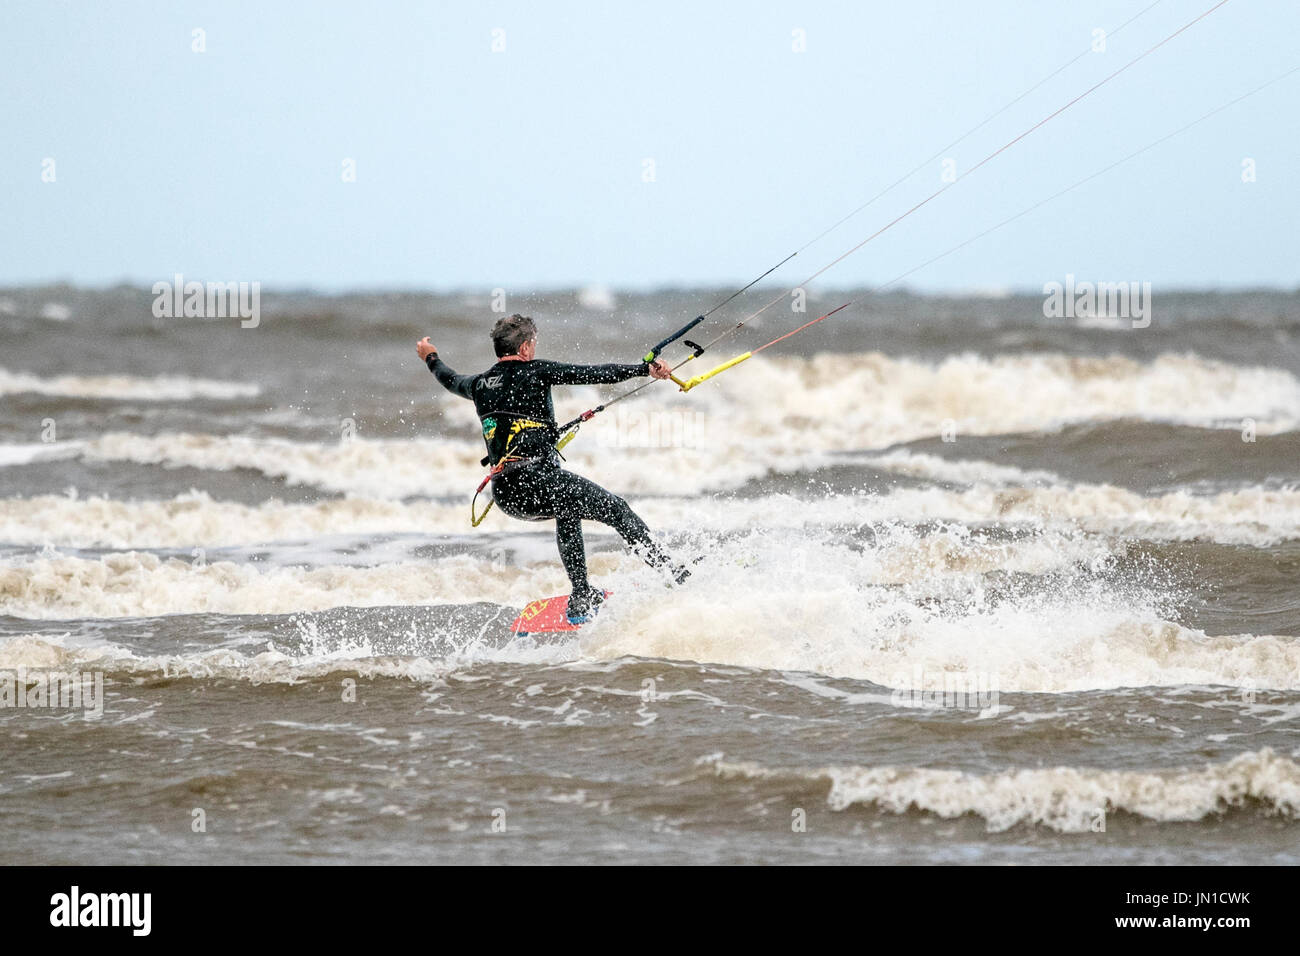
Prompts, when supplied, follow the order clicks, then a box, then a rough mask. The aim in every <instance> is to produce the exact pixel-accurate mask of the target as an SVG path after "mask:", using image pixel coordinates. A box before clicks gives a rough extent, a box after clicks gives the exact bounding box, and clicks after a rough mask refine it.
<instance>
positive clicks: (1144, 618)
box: [0, 526, 1300, 693]
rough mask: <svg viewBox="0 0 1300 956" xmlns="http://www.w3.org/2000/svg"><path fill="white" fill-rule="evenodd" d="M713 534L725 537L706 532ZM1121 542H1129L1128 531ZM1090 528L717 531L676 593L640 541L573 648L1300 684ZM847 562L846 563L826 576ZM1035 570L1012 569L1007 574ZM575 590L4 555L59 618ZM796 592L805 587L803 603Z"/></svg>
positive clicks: (906, 672) (1287, 665)
mask: <svg viewBox="0 0 1300 956" xmlns="http://www.w3.org/2000/svg"><path fill="white" fill-rule="evenodd" d="M697 544H699V546H700V547H701V549H702V550H706V551H708V549H709V542H708V541H707V540H701V541H699V542H697ZM1116 546H1117V547H1120V548H1122V547H1123V545H1122V543H1120V544H1118V545H1116ZM1116 556H1117V553H1116V552H1115V551H1114V550H1113V548H1112V545H1110V544H1108V543H1107V542H1106V541H1103V540H1099V539H1095V538H1089V537H1087V536H1068V535H1060V534H1041V535H1030V536H1027V537H1025V538H1022V539H1018V540H1013V541H994V540H989V539H987V538H982V537H980V536H978V535H972V534H971V533H970V532H968V531H966V530H965V529H963V528H959V527H955V528H938V529H931V530H930V531H927V532H924V533H922V532H919V531H917V530H915V529H910V528H907V527H902V526H898V527H893V528H889V529H884V530H883V531H882V533H881V534H880V535H879V536H878V537H877V539H876V540H875V542H874V544H873V545H871V546H863V545H860V544H859V545H853V544H849V543H844V542H841V541H839V540H837V539H836V538H835V537H834V536H825V535H820V534H806V535H803V536H801V538H800V539H799V542H798V546H797V547H791V541H790V537H789V535H781V534H773V533H762V534H751V535H748V536H744V537H741V538H739V539H736V540H733V541H730V542H728V543H727V544H726V545H725V546H722V547H715V548H713V550H712V551H711V552H710V553H708V554H707V559H706V560H705V561H704V562H703V563H701V564H699V565H697V566H696V567H695V569H694V576H693V578H692V580H691V582H690V584H689V586H687V587H684V588H682V589H680V590H675V591H673V592H672V594H671V600H668V599H667V597H668V595H667V592H666V591H665V590H664V582H663V581H662V580H661V579H660V578H659V576H658V573H657V572H654V571H652V570H650V569H647V568H645V567H644V566H643V565H642V564H641V563H640V562H639V561H638V560H637V559H636V558H635V557H633V556H631V555H628V554H625V553H623V552H601V553H598V554H594V555H593V556H592V560H591V572H592V575H593V578H594V579H595V580H597V581H599V582H600V583H601V584H602V585H604V586H606V587H608V588H610V589H611V590H613V591H614V592H615V593H616V594H617V595H618V599H617V600H616V601H612V602H611V603H610V604H609V605H608V606H607V608H606V609H605V610H604V611H603V612H602V614H601V616H600V617H599V618H598V619H597V620H596V622H595V623H594V624H593V625H592V626H590V627H588V628H586V629H584V631H583V632H582V635H581V642H580V643H575V644H574V646H573V652H574V653H575V654H578V653H580V654H582V655H583V656H585V657H587V658H590V659H598V660H612V659H616V658H620V657H624V656H634V657H663V658H669V659H674V660H694V661H704V662H711V663H718V664H729V665H738V666H747V667H755V668H762V669H770V670H783V671H808V672H813V673H820V674H827V675H831V676H835V677H845V678H853V679H861V680H869V681H872V682H874V683H876V684H880V685H883V686H885V687H890V688H899V689H906V688H915V689H929V681H928V678H927V676H926V675H930V676H933V675H944V674H954V673H955V674H967V675H983V677H984V680H985V684H986V686H987V687H988V689H990V690H992V691H995V692H998V693H1007V692H1012V691H1034V692H1065V691H1079V690H1087V689H1094V688H1110V687H1124V686H1154V685H1169V686H1173V685H1189V684H1195V685H1224V686H1230V687H1251V688H1280V689H1297V688H1300V640H1297V639H1296V638H1292V637H1283V636H1269V635H1262V636H1261V635H1249V634H1243V635H1235V636H1216V637H1211V636H1207V635H1205V634H1204V633H1202V632H1200V631H1197V630H1195V629H1193V628H1189V627H1186V626H1183V625H1180V624H1178V623H1175V622H1174V621H1172V620H1170V619H1169V611H1168V610H1167V608H1166V606H1165V605H1166V603H1167V598H1168V595H1167V594H1166V592H1167V587H1166V585H1165V583H1164V582H1163V581H1162V580H1157V579H1150V580H1147V579H1143V578H1142V577H1141V572H1134V571H1133V570H1132V569H1131V568H1130V569H1128V570H1126V571H1125V573H1124V574H1123V575H1119V574H1117V573H1116V572H1115V571H1114V563H1113V559H1114V558H1115V557H1116ZM829 568H833V569H834V574H830V575H828V574H827V569H829ZM995 571H996V572H1004V573H1010V574H1013V575H1020V576H1021V577H1019V578H1017V579H1015V583H1014V584H1012V583H1004V584H1002V585H999V586H994V585H993V584H992V583H991V582H990V580H989V579H988V577H987V576H988V575H989V573H990V572H995ZM564 590H567V585H566V582H565V580H564V578H563V573H562V571H561V570H560V568H559V567H558V564H557V562H555V561H554V559H553V558H552V557H551V554H550V552H549V550H547V551H546V552H545V554H542V553H541V552H540V551H539V552H536V553H533V554H531V555H529V554H519V553H518V552H516V551H513V550H507V549H502V550H500V551H488V552H482V553H479V554H463V553H462V554H456V555H452V556H448V557H443V558H439V559H434V560H429V561H423V562H402V561H398V562H390V563H385V564H381V565H377V566H373V567H353V566H347V565H329V566H325V567H317V568H311V569H307V568H300V567H279V566H266V565H263V564H261V563H235V562H229V561H215V562H212V563H209V564H206V565H201V566H196V565H194V564H192V563H190V562H187V561H182V560H177V559H162V558H159V557H158V556H156V555H153V554H149V553H138V552H126V553H119V554H112V555H108V556H105V557H102V558H83V557H74V556H65V555H58V554H44V555H41V556H38V557H34V558H27V559H11V560H10V561H9V562H7V563H6V564H4V565H3V566H0V610H3V612H4V613H8V614H11V615H16V616H26V617H32V618H47V619H68V618H85V617H94V618H100V617H121V616H139V615H157V614H170V613H182V612H222V613H230V614H270V613H288V612H292V611H311V610H321V609H325V608H330V607H336V606H342V605H371V606H373V605H419V604H452V605H460V606H463V605H467V604H471V603H476V602H490V603H494V604H498V605H503V606H505V607H521V606H522V605H523V604H524V603H526V602H527V601H528V600H531V599H532V598H535V597H536V596H538V595H539V594H553V593H561V592H563V591H564ZM792 595H796V596H797V599H794V600H792V597H791V596H792Z"/></svg>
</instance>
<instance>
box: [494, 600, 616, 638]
mask: <svg viewBox="0 0 1300 956" xmlns="http://www.w3.org/2000/svg"><path fill="white" fill-rule="evenodd" d="M610 593H611V592H609V591H606V592H605V597H606V598H608V597H609V595H610ZM568 610H569V596H568V595H567V594H560V595H557V596H556V597H548V598H542V599H541V600H538V601H534V602H532V603H531V604H529V605H528V606H527V607H526V608H524V609H523V610H522V611H520V612H519V616H518V617H517V618H515V620H514V623H513V624H511V625H510V630H511V631H513V632H514V633H515V634H516V635H518V636H519V637H528V636H529V635H530V634H561V633H563V632H565V631H576V630H578V629H579V628H581V627H582V625H581V624H570V623H569V619H568V618H567V617H565V612H566V611H568ZM598 610H600V605H599V604H598V605H596V607H595V608H593V609H592V616H593V617H594V616H595V614H596V612H597V611H598Z"/></svg>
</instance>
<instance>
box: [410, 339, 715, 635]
mask: <svg viewBox="0 0 1300 956" xmlns="http://www.w3.org/2000/svg"><path fill="white" fill-rule="evenodd" d="M492 345H493V347H494V348H495V350H496V353H497V359H498V361H497V363H496V364H495V365H493V366H492V367H491V368H490V369H488V370H487V371H486V372H481V373H479V374H478V375H458V374H456V372H455V371H454V370H453V369H452V368H451V367H450V366H448V365H447V363H446V362H443V361H442V360H441V359H440V358H438V352H437V350H436V349H435V348H434V346H433V345H432V343H430V342H429V337H428V336H425V337H424V338H423V339H421V340H420V341H419V343H417V345H416V352H417V353H418V354H419V356H420V358H421V359H423V360H424V362H425V364H426V365H428V366H429V371H431V372H433V374H434V375H435V376H436V377H437V379H438V381H439V382H440V383H441V384H442V386H443V387H444V388H446V389H447V390H448V391H449V392H454V393H456V394H457V395H460V396H462V397H463V398H468V399H470V400H471V401H472V402H473V403H474V409H475V411H477V412H478V416H479V419H480V421H481V422H482V423H483V440H484V441H485V442H486V443H487V450H488V457H487V461H488V464H490V465H491V466H492V467H493V469H494V472H495V473H494V475H493V478H492V497H493V499H494V500H495V501H496V503H497V504H498V505H500V507H501V510H502V511H504V512H505V513H506V514H508V515H510V516H511V517H514V518H523V519H525V520H543V519H547V518H554V519H555V540H556V543H557V544H558V545H559V548H560V559H561V560H562V561H563V562H564V570H565V571H566V572H568V575H569V581H570V582H571V584H572V585H573V593H572V595H570V597H569V608H568V615H569V620H570V621H571V622H572V623H574V624H580V623H583V622H584V621H586V620H588V619H589V617H590V616H591V614H592V613H594V611H595V608H596V605H598V604H599V603H600V602H601V600H602V599H603V598H604V591H602V590H601V589H599V588H594V587H592V586H591V585H590V584H589V583H588V581H587V557H586V551H585V549H584V545H583V540H582V522H583V520H587V521H599V522H602V523H603V524H607V525H609V526H610V527H611V528H613V529H614V530H615V531H617V532H618V533H619V534H620V535H622V536H623V540H624V541H626V542H627V543H628V545H630V546H631V547H632V549H633V550H634V551H636V552H637V553H639V554H640V556H641V557H642V558H644V559H645V561H646V563H647V564H649V565H650V566H651V567H656V568H660V567H662V568H667V569H668V571H669V573H670V574H671V575H672V577H673V579H674V580H675V581H676V582H677V583H678V584H680V583H681V582H682V581H684V580H685V579H686V578H687V577H688V576H689V575H690V572H689V571H688V570H686V568H684V567H681V566H676V565H673V564H672V562H671V560H670V559H669V557H668V555H667V554H665V553H664V552H663V550H662V549H661V548H660V547H659V546H658V545H657V544H655V542H654V540H653V539H652V538H651V537H650V529H649V528H647V527H646V524H645V522H644V521H642V520H641V519H640V518H639V517H637V515H636V514H635V513H634V512H633V511H632V509H631V508H630V507H628V504H627V502H626V501H624V500H623V499H622V498H620V497H618V496H617V495H613V494H610V493H609V492H608V491H606V490H605V489H604V488H602V487H600V486H599V485H597V484H596V483H595V482H592V481H588V480H587V479H586V478H583V477H582V476H580V475H575V474H574V473H573V472H571V471H565V470H564V469H563V468H562V467H560V456H559V454H558V453H557V452H556V450H555V443H556V441H558V440H559V437H560V435H559V428H558V425H557V423H556V421H555V409H554V407H553V406H552V404H551V386H553V385H598V384H604V385H611V384H614V383H616V382H624V381H627V380H628V379H630V378H635V377H637V376H641V375H647V374H648V375H652V376H653V377H655V378H659V379H664V378H667V377H668V376H669V373H670V369H669V368H668V366H667V365H665V364H664V363H663V362H661V361H655V362H653V363H646V362H642V363H640V364H638V365H565V364H563V363H560V362H548V361H546V360H543V359H537V358H535V357H534V356H535V355H536V354H537V326H536V325H535V324H534V322H533V320H532V319H531V318H528V317H527V316H523V315H512V316H510V317H509V318H502V319H499V320H497V323H496V326H495V327H494V328H493V329H492ZM498 466H501V467H500V470H499V471H497V470H496V469H497V467H498Z"/></svg>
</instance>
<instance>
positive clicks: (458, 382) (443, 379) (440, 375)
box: [424, 352, 477, 401]
mask: <svg viewBox="0 0 1300 956" xmlns="http://www.w3.org/2000/svg"><path fill="white" fill-rule="evenodd" d="M424 364H425V365H427V366H429V371H430V372H432V373H433V375H434V377H435V378H436V379H437V380H438V382H439V384H441V385H442V387H443V388H445V389H446V390H447V391H449V392H455V393H456V394H457V395H459V396H460V397H461V398H468V399H470V400H471V401H472V400H473V398H474V379H475V378H477V376H475V375H457V374H456V370H455V369H453V368H452V367H451V366H450V365H448V364H447V363H446V362H444V361H443V360H442V359H440V358H438V353H437V352H430V353H429V357H428V358H427V359H425V360H424Z"/></svg>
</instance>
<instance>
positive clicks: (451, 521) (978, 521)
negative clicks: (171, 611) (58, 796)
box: [0, 484, 1300, 548]
mask: <svg viewBox="0 0 1300 956" xmlns="http://www.w3.org/2000/svg"><path fill="white" fill-rule="evenodd" d="M469 487H470V488H472V487H473V486H472V485H471V486H469ZM462 491H463V492H465V499H464V500H463V501H461V502H455V503H438V502H427V501H410V502H398V501H392V500H387V499H379V500H376V499H371V498H346V499H334V500H327V501H319V502H310V503H285V502H281V501H274V500H273V501H268V502H264V503H262V504H260V505H256V506H254V505H244V504H238V503H235V502H229V501H220V500H214V499H212V498H211V497H209V496H208V495H207V494H205V493H202V492H190V493H187V494H183V495H178V496H177V497H175V498H171V499H166V500H162V501H139V502H125V501H118V500H114V499H107V498H102V497H89V498H77V497H70V496H67V495H38V496H35V497H32V498H7V499H0V544H10V545H17V546H36V547H41V546H44V545H53V546H56V547H81V548H88V547H109V548H168V547H171V548H176V547H221V546H230V545H241V544H257V543H264V542H275V541H296V540H303V539H310V538H315V537H320V536H325V535H332V534H410V533H422V534H441V535H446V534H468V533H477V534H480V535H486V534H490V533H502V532H505V533H520V532H524V533H526V532H532V531H538V532H548V533H549V529H548V528H547V527H546V526H545V525H540V524H539V525H534V524H530V523H521V522H518V521H514V520H512V519H510V518H508V517H505V516H503V515H500V514H497V513H493V514H492V515H491V516H489V518H488V519H487V521H486V522H485V523H484V524H483V525H482V527H481V528H480V529H479V530H478V531H477V532H472V529H470V527H469V518H468V512H469V509H468V504H467V502H468V492H467V491H465V489H462ZM632 504H633V506H634V507H635V508H636V510H637V512H638V513H639V514H641V515H642V517H644V518H645V519H646V521H647V522H648V523H649V524H650V526H651V527H652V528H681V527H689V528H694V529H696V530H699V531H702V532H711V533H726V532H735V531H745V530H749V529H753V528H767V529H771V530H779V529H806V528H817V527H826V528H835V527H839V528H843V527H846V526H847V527H849V528H853V527H865V526H871V527H876V526H879V525H888V524H894V523H897V522H905V523H908V522H932V521H947V522H961V523H966V524H971V525H992V524H998V525H1010V526H1019V527H1023V528H1026V529H1030V530H1036V529H1043V530H1056V531H1063V532H1070V531H1083V532H1088V533H1093V534H1102V535H1112V536H1127V537H1135V538H1145V539H1148V540H1154V541H1191V540H1204V541H1215V542H1219V543H1224V544H1245V545H1255V546H1267V545H1271V544H1276V543H1278V542H1281V541H1287V540H1295V539H1297V538H1300V492H1297V491H1288V490H1270V489H1263V488H1249V489H1242V490H1238V491H1225V492H1220V493H1218V494H1215V495H1208V496H1200V495H1190V494H1187V493H1186V492H1171V493H1169V494H1164V495H1155V496H1143V495H1139V494H1135V493H1134V492H1131V491H1127V490H1125V489H1122V488H1115V487H1112V486H1110V485H1077V486H1073V487H1060V486H1052V487H1001V486H995V485H987V484H979V485H975V486H974V487H970V488H962V489H946V488H900V489H897V490H894V491H891V492H889V493H888V494H884V495H833V496H826V497H822V498H814V499H804V498H797V497H794V496H791V495H784V494H777V495H764V496H759V497H753V498H731V499H727V498H723V499H717V498H707V497H705V498H650V499H634V500H633V501H632ZM591 531H593V532H600V531H603V529H602V528H601V527H600V526H599V525H592V526H591Z"/></svg>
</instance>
